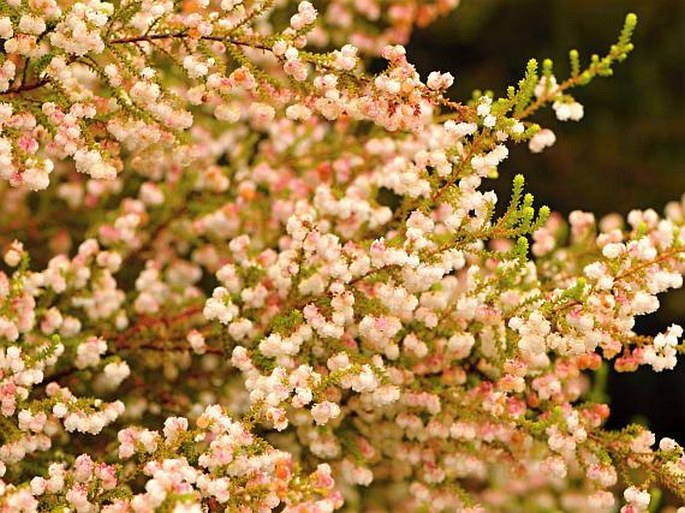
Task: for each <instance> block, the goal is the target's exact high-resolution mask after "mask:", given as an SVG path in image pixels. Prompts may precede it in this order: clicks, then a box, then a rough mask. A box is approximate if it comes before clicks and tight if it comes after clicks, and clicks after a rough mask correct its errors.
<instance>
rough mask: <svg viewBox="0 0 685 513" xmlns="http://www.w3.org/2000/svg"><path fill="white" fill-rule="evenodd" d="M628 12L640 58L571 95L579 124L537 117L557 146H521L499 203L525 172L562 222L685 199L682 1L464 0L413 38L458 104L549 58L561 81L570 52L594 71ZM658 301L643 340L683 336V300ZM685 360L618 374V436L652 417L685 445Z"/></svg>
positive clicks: (677, 296)
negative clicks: (534, 150)
mask: <svg viewBox="0 0 685 513" xmlns="http://www.w3.org/2000/svg"><path fill="white" fill-rule="evenodd" d="M628 12H635V13H636V14H637V15H638V18H639V24H638V28H637V31H636V33H635V36H634V39H633V41H634V44H635V51H634V52H633V53H632V54H631V55H630V57H629V59H628V60H627V61H626V62H624V63H622V64H620V65H618V66H617V67H616V68H615V73H614V76H613V77H610V78H607V79H598V80H596V81H594V82H593V83H591V84H590V85H589V86H587V87H585V88H581V89H577V90H575V91H574V92H573V94H574V95H575V97H576V98H577V100H578V101H580V102H581V103H582V104H584V105H585V117H584V119H583V120H581V121H580V122H578V123H575V122H566V123H561V122H558V121H556V120H555V119H554V116H553V113H552V112H551V109H549V110H546V111H544V112H541V113H540V114H538V115H537V117H536V118H534V119H535V120H536V121H537V122H539V123H540V124H541V125H543V126H547V127H550V128H552V130H554V132H555V133H556V135H557V143H556V144H555V145H554V146H553V147H552V148H550V149H548V150H546V151H545V152H544V153H542V154H540V155H533V154H530V153H529V152H528V150H527V148H525V147H524V146H520V147H516V148H514V149H513V150H512V152H511V156H510V158H509V159H508V160H507V161H506V162H505V164H504V165H503V166H502V168H501V174H502V180H499V183H497V184H495V187H494V188H495V189H496V190H498V192H500V193H502V194H503V195H504V196H500V197H507V194H508V192H507V191H508V188H509V187H510V184H511V178H512V177H513V175H514V174H515V173H518V172H523V173H524V174H525V175H526V176H527V187H528V190H529V191H530V192H532V193H533V194H535V197H536V200H537V202H539V203H540V204H547V205H549V206H550V207H551V208H552V209H554V210H558V211H560V212H562V213H564V214H568V212H570V211H572V210H575V209H581V210H587V211H591V212H594V213H595V214H597V215H598V216H599V215H603V214H607V213H610V212H620V213H622V214H626V213H627V212H628V211H630V210H631V209H632V208H649V207H652V208H655V209H657V210H658V211H661V210H662V209H663V207H664V205H665V204H666V203H667V202H668V201H672V200H677V199H679V198H680V196H681V194H683V193H685V0H462V2H461V5H460V7H459V8H458V9H457V10H456V11H454V13H453V14H452V15H451V16H450V17H448V18H446V19H443V20H440V21H439V22H438V23H436V24H434V25H432V26H431V27H429V28H428V29H425V30H421V31H418V32H417V33H416V34H415V36H414V37H413V39H412V41H411V43H410V45H409V48H408V51H409V57H410V61H411V62H414V63H415V64H416V67H417V69H418V71H419V72H420V73H421V76H422V77H425V76H426V75H427V73H428V72H430V71H432V70H440V71H449V72H451V73H452V74H453V75H454V76H455V78H456V81H455V86H454V87H453V89H452V91H451V92H452V95H453V97H454V98H455V99H461V100H466V99H468V98H470V96H471V91H472V90H474V89H492V90H493V91H494V92H495V94H496V95H503V94H504V93H505V90H506V87H507V86H508V85H511V84H515V83H516V82H517V81H518V80H519V79H520V78H521V76H522V72H523V70H524V69H525V65H526V62H527V60H528V59H529V58H531V57H535V58H537V59H538V61H540V62H541V61H542V59H544V58H546V57H549V58H552V59H553V61H554V62H555V73H556V75H557V77H558V78H560V79H562V80H563V79H564V78H566V77H567V76H568V73H569V67H568V51H569V50H570V49H572V48H576V49H577V50H578V51H579V52H580V55H581V62H585V63H587V62H588V61H589V57H590V55H591V54H592V53H599V54H600V55H604V53H605V52H606V51H607V50H608V48H609V45H610V44H611V43H613V42H614V41H615V40H616V37H617V35H618V32H619V30H620V28H621V26H622V23H623V19H624V17H625V15H626V14H627V13H628ZM583 59H584V61H583ZM661 299H662V308H661V310H660V311H659V312H658V313H657V314H654V315H651V316H648V317H645V318H643V319H641V320H640V323H639V326H638V331H639V332H641V333H646V334H656V333H658V332H659V331H660V330H662V329H663V328H664V327H666V326H668V325H670V324H671V323H672V322H678V323H680V324H681V325H683V326H685V292H683V291H680V292H676V293H671V294H667V295H665V296H664V297H662V298H661ZM682 360H685V358H681V362H680V364H679V366H678V367H676V369H675V370H674V371H666V372H664V373H661V374H655V373H653V372H651V371H649V370H647V369H645V370H642V371H639V372H637V373H632V374H617V373H612V374H611V375H610V378H609V394H610V396H611V406H612V412H613V416H612V419H611V426H612V427H616V428H619V427H622V426H625V425H626V424H627V423H628V422H631V421H638V420H641V419H648V421H647V424H648V425H649V426H650V427H651V428H652V429H654V430H655V431H656V432H657V434H659V435H661V436H673V437H675V438H677V439H678V440H679V441H680V442H681V443H685V361H682Z"/></svg>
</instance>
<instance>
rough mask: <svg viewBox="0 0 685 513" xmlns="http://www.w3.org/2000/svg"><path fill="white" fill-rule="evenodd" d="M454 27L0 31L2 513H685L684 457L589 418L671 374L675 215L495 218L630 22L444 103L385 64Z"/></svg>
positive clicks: (251, 17) (275, 13)
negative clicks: (589, 50)
mask: <svg viewBox="0 0 685 513" xmlns="http://www.w3.org/2000/svg"><path fill="white" fill-rule="evenodd" d="M456 3H458V2H455V1H451V0H447V1H444V0H436V1H421V2H415V1H409V2H407V1H397V2H394V1H391V2H379V1H376V0H362V1H357V2H353V3H350V2H344V1H338V0H333V1H331V2H328V3H327V4H326V5H325V7H323V8H322V9H323V10H322V12H319V11H317V9H316V7H315V6H314V5H313V4H312V3H310V2H307V1H303V2H299V3H297V4H291V3H288V2H285V3H283V2H281V3H278V5H275V4H274V3H273V2H269V1H261V0H256V1H250V2H248V1H242V0H221V1H219V0H188V1H184V2H171V1H166V0H143V1H129V0H124V1H121V2H113V3H108V2H101V1H99V0H79V1H73V2H72V1H66V0H64V1H62V0H28V1H26V2H19V1H17V0H11V1H7V2H5V4H4V5H0V44H2V47H3V49H4V53H3V54H2V55H0V177H1V178H2V179H3V182H2V183H0V204H1V205H2V207H0V247H1V248H2V256H3V263H2V264H0V266H1V267H0V422H1V423H2V427H3V436H2V437H1V439H0V512H1V513H5V512H7V513H10V512H27V513H33V512H38V511H48V510H49V511H62V510H64V511H75V512H77V513H91V512H96V511H102V512H105V513H148V512H150V513H151V512H153V511H165V512H171V513H189V512H191V513H196V512H197V513H201V512H218V511H230V512H239V513H247V512H252V511H258V512H268V511H283V512H285V513H305V512H310V513H330V512H332V511H334V510H336V509H340V508H347V510H349V511H369V512H372V511H397V512H400V513H402V512H416V511H428V512H436V513H438V512H443V511H459V512H466V513H480V512H485V511H538V510H542V509H544V510H555V511H556V510H563V511H577V512H588V511H593V512H607V513H608V512H610V511H616V510H617V509H619V508H621V511H622V512H623V513H638V512H646V511H648V510H649V508H653V507H655V496H656V494H654V493H652V492H651V490H652V489H654V488H655V487H661V488H663V489H667V490H669V491H670V493H671V495H672V496H673V497H677V498H679V499H680V500H682V499H683V498H684V497H685V453H684V452H683V448H682V447H681V446H680V445H678V444H677V443H676V442H675V441H673V440H670V439H664V440H661V441H660V443H659V445H658V446H657V447H655V445H656V439H655V436H654V435H653V434H652V433H650V432H649V431H647V430H646V429H644V428H641V427H638V426H630V427H628V428H626V429H625V430H623V431H620V432H612V431H609V430H607V429H605V428H604V427H603V426H604V423H605V421H606V420H607V418H608V415H609V408H608V406H607V405H606V404H603V403H602V402H601V397H602V393H601V390H600V388H601V386H600V385H601V376H602V373H604V372H606V370H607V366H608V365H613V366H614V367H615V368H616V369H617V370H619V371H632V370H635V369H636V368H638V367H639V366H641V365H647V366H650V367H651V368H653V369H654V370H655V371H661V370H665V369H671V368H673V367H674V366H675V364H676V360H677V358H676V356H677V353H678V352H681V351H682V350H683V344H682V342H680V337H681V336H682V334H683V330H682V328H680V327H679V326H677V325H673V326H671V327H669V328H667V329H666V330H665V331H664V332H663V333H662V334H659V335H657V336H655V337H650V336H646V335H641V334H639V333H637V332H636V331H635V320H636V318H637V317H638V316H641V315H645V314H648V313H651V312H653V311H655V310H656V309H657V308H658V307H659V301H660V299H659V294H661V293H663V292H665V291H667V290H669V289H674V288H679V287H681V286H682V281H683V280H682V274H683V272H684V271H685V260H684V259H683V257H682V255H683V253H684V252H685V202H674V203H672V204H670V205H669V206H668V207H667V208H666V211H665V213H664V215H659V214H657V213H656V212H655V211H653V210H644V211H637V210H636V211H633V212H631V213H630V214H629V215H628V216H627V218H626V220H625V221H624V220H623V219H622V218H620V217H617V216H610V217H607V218H605V219H602V220H599V222H597V221H596V220H595V218H594V216H593V215H592V214H589V213H585V212H580V211H577V212H573V213H572V214H571V215H570V217H569V222H568V223H564V222H563V221H562V220H561V217H560V216H559V215H557V214H550V210H549V209H548V208H547V207H540V208H536V207H535V205H534V198H533V197H532V196H531V195H529V194H525V193H524V180H523V177H522V176H517V177H516V178H515V179H514V184H513V191H512V197H511V200H510V201H509V202H508V206H505V208H504V209H503V210H504V212H503V213H502V214H501V215H497V214H496V212H497V204H498V202H499V199H498V197H497V195H496V194H495V193H494V192H493V191H491V190H488V180H489V179H491V178H494V177H496V176H497V170H498V167H499V166H500V165H501V164H502V162H504V161H505V160H506V159H507V157H508V155H509V148H510V147H511V146H512V145H513V144H518V143H523V144H528V147H529V148H530V150H531V151H532V152H540V151H543V150H544V149H546V148H549V147H551V146H552V145H553V144H554V142H555V140H556V135H555V134H554V132H552V130H551V129H550V128H541V127H540V126H539V125H537V124H536V123H535V122H533V121H532V120H531V118H532V116H533V115H534V114H535V113H536V112H537V111H538V110H539V109H541V108H543V107H545V106H551V108H552V109H553V110H554V111H555V113H556V117H557V118H558V120H561V121H564V120H579V119H580V118H581V117H582V116H583V106H581V105H580V104H579V103H577V102H576V100H575V99H574V98H573V97H572V96H571V95H570V90H571V89H572V88H574V87H576V86H580V85H584V84H587V83H588V82H590V81H591V80H592V79H594V78H595V77H599V76H605V75H608V74H610V71H611V69H612V66H613V65H614V64H615V63H616V62H618V61H622V60H623V59H624V58H625V57H626V56H627V54H628V53H629V52H630V51H631V49H632V44H631V43H630V37H631V33H632V31H633V29H634V27H635V23H636V19H635V16H634V15H629V16H628V17H627V19H626V24H625V27H624V29H623V32H622V33H621V35H620V37H619V40H618V42H617V43H616V44H614V45H613V46H612V47H611V48H610V51H609V53H608V54H607V55H606V56H605V57H603V58H593V59H592V61H591V63H590V65H589V66H588V67H587V68H585V69H582V70H581V69H580V66H579V64H578V62H579V61H578V56H577V54H576V53H574V52H572V53H571V76H570V77H569V78H568V79H566V80H563V81H562V80H558V79H557V77H556V76H555V74H554V73H553V70H552V63H551V62H549V61H547V60H546V61H544V62H543V65H542V67H541V68H542V69H541V70H538V65H537V62H536V61H534V60H531V61H530V62H529V63H528V67H527V70H526V72H525V76H524V78H523V79H522V80H521V82H520V83H519V84H518V87H513V88H510V89H509V91H508V94H507V96H506V97H502V98H497V97H494V96H493V95H479V96H478V97H477V98H475V99H474V100H473V101H471V102H469V103H466V104H462V103H458V102H455V101H453V100H450V99H449V98H448V97H447V96H446V95H445V91H446V90H447V89H448V88H449V87H450V86H451V85H452V84H453V82H454V77H453V76H452V75H451V74H449V73H443V72H437V71H436V72H433V73H430V74H429V75H428V76H427V77H424V78H422V77H421V76H420V75H419V73H418V72H417V71H416V70H415V68H414V67H413V66H412V65H411V64H410V62H409V60H408V57H407V54H406V50H405V48H404V47H403V46H402V44H403V43H404V42H406V41H407V39H408V37H409V34H410V33H411V29H412V27H413V26H414V25H419V26H423V25H425V24H426V23H428V22H430V21H432V20H433V19H434V18H436V17H437V16H438V15H441V14H443V13H446V12H447V11H448V10H449V9H450V8H452V7H454V6H455V5H456ZM322 48H326V49H327V50H325V51H324V50H321V49H322ZM374 58H376V59H379V60H378V62H381V61H382V62H384V63H385V68H384V69H382V70H381V71H379V72H378V73H375V74H374V73H370V72H368V71H367V70H366V68H367V67H368V66H369V64H370V62H371V60H372V59H374ZM36 191H40V192H36ZM500 203H501V202H500ZM529 246H530V247H529ZM595 376H597V378H595ZM593 380H595V382H594V385H593Z"/></svg>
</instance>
